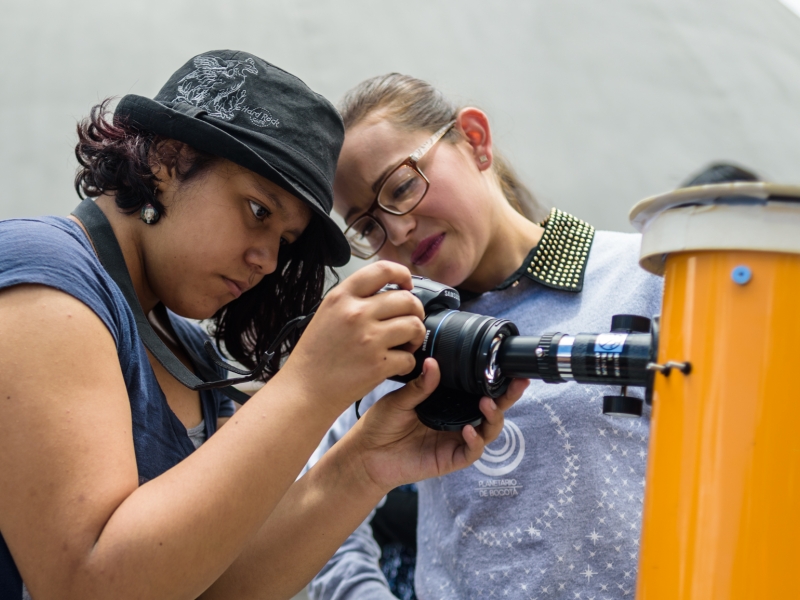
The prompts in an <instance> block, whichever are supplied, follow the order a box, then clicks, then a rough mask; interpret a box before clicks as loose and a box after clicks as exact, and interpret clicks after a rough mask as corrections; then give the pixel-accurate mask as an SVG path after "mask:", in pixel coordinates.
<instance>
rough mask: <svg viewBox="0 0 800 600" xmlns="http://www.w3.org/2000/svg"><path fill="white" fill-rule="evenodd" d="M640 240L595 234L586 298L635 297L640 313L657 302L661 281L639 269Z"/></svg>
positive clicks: (629, 235)
mask: <svg viewBox="0 0 800 600" xmlns="http://www.w3.org/2000/svg"><path fill="white" fill-rule="evenodd" d="M641 245H642V236H641V235H640V234H638V233H620V232H617V231H598V232H596V233H595V238H594V242H593V243H592V248H591V250H590V252H589V260H588V262H587V264H586V275H585V279H584V293H587V294H588V295H590V296H598V295H601V296H604V297H609V298H610V297H636V298H638V299H639V302H640V303H641V304H642V309H646V308H648V307H651V306H658V305H659V304H660V302H661V293H662V290H663V285H664V283H663V279H662V278H661V277H658V276H656V275H653V274H652V273H649V272H647V271H645V270H644V269H643V268H642V267H640V266H639V252H640V249H641Z"/></svg>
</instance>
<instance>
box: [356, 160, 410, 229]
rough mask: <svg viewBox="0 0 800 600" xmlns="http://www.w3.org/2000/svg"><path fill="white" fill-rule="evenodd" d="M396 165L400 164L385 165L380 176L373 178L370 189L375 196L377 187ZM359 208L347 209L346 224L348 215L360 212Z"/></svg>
mask: <svg viewBox="0 0 800 600" xmlns="http://www.w3.org/2000/svg"><path fill="white" fill-rule="evenodd" d="M398 166H400V163H397V164H396V165H389V166H388V167H386V169H384V171H383V173H381V174H380V177H378V178H377V179H376V180H375V182H374V183H373V184H372V187H371V188H370V189H371V190H372V192H373V193H374V194H375V195H376V196H377V195H378V188H379V187H380V185H381V184H382V183H383V182H384V181H385V180H386V178H387V177H388V176H389V173H391V172H392V171H394V170H395V169H396V168H397V167H398ZM374 201H375V198H373V199H372V202H374ZM370 204H371V203H370ZM361 210H362V209H360V208H357V207H355V206H354V207H353V208H351V209H350V210H348V211H347V214H346V215H345V216H344V223H345V225H347V222H348V221H349V220H350V217H352V216H353V215H355V214H357V213H359V212H361Z"/></svg>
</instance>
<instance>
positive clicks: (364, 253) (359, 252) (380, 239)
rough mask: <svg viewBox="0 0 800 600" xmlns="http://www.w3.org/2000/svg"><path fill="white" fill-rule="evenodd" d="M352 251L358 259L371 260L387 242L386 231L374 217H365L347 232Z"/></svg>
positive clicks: (357, 220) (358, 220)
mask: <svg viewBox="0 0 800 600" xmlns="http://www.w3.org/2000/svg"><path fill="white" fill-rule="evenodd" d="M344 234H345V236H346V237H347V241H348V242H350V249H351V250H352V251H353V254H354V255H355V256H357V257H358V258H370V257H371V256H373V255H374V254H375V253H376V252H377V251H378V250H380V249H381V247H382V246H383V243H384V242H385V241H386V231H385V230H384V228H383V226H382V225H381V224H380V223H378V221H376V220H375V219H374V218H373V217H372V216H370V215H364V216H362V217H359V218H358V219H356V221H355V222H354V223H353V224H352V225H350V227H348V228H347V231H345V233H344Z"/></svg>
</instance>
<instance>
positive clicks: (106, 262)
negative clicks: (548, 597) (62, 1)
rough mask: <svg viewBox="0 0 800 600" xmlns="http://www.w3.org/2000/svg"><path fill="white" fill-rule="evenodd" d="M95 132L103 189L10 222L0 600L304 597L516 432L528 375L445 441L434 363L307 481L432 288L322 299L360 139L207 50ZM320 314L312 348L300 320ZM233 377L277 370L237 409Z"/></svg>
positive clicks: (398, 272)
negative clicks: (373, 535) (341, 553)
mask: <svg viewBox="0 0 800 600" xmlns="http://www.w3.org/2000/svg"><path fill="white" fill-rule="evenodd" d="M78 134H79V143H78V146H77V148H76V155H77V157H78V160H79V162H80V164H81V168H80V170H79V171H78V175H77V178H76V188H77V189H78V191H79V193H80V194H81V195H83V196H86V197H89V199H86V200H84V201H83V202H82V203H81V205H80V206H79V207H78V208H77V209H76V211H75V212H74V213H73V216H71V217H70V218H60V217H43V218H38V219H20V220H10V221H4V222H0V402H2V406H3V414H4V416H3V418H2V419H0V597H2V598H4V599H5V598H9V599H21V598H35V599H36V600H47V599H50V598H58V599H59V600H63V599H69V598H80V599H81V600H86V599H89V598H103V599H107V598H114V599H124V598H176V599H179V598H185V599H187V600H188V599H193V598H198V597H203V598H237V599H242V598H287V597H290V596H292V595H293V594H294V593H296V592H297V591H298V590H299V589H300V588H301V587H302V586H303V585H305V583H306V582H307V581H308V580H309V579H310V578H311V577H312V576H313V574H314V573H315V572H317V570H318V569H319V568H320V567H321V566H322V565H323V564H324V563H325V560H327V558H328V557H329V556H330V555H331V554H332V552H333V551H334V550H335V549H336V548H337V547H338V546H339V545H340V543H341V542H342V541H343V540H344V539H346V537H347V535H348V534H349V533H350V532H351V531H352V530H353V529H354V528H355V527H356V526H357V525H358V523H360V522H361V521H362V520H363V518H364V517H365V516H366V515H367V514H368V513H369V511H370V509H371V508H372V506H374V504H375V503H376V502H377V501H378V500H379V499H380V498H381V497H382V496H383V495H384V494H385V493H386V492H387V491H388V490H390V489H392V488H393V487H395V486H397V485H399V484H402V483H408V482H411V481H414V480H417V479H421V478H425V477H431V476H435V475H441V474H444V473H447V472H449V471H451V470H453V469H456V468H462V467H464V466H466V465H468V464H469V463H470V462H472V461H474V460H475V459H476V458H477V457H478V456H480V453H481V452H482V450H483V447H484V444H485V443H486V442H487V441H490V440H493V439H494V438H495V437H496V436H497V435H498V434H499V432H500V430H501V429H502V423H503V414H502V413H503V410H504V409H505V408H507V407H508V405H509V404H511V403H513V400H514V399H515V398H517V397H519V394H520V392H521V389H520V388H521V385H520V384H516V386H515V387H513V388H511V390H510V391H509V393H508V394H507V395H506V396H505V397H503V398H501V399H500V400H499V401H498V402H496V403H495V402H492V401H490V400H489V399H488V398H486V399H484V400H483V404H482V411H483V414H484V415H485V417H486V422H485V423H484V424H483V425H482V426H480V427H478V428H477V429H476V428H473V427H465V428H464V430H463V431H462V432H459V433H451V434H436V435H432V434H431V432H430V431H429V430H427V429H426V428H425V427H424V426H422V425H421V424H420V423H419V421H418V420H417V418H416V414H415V413H414V410H413V409H414V406H415V405H416V404H417V403H419V402H420V401H421V400H422V399H424V398H425V397H426V396H427V394H428V393H430V391H431V390H432V389H434V388H435V386H436V385H437V382H438V369H437V365H436V362H435V361H428V362H427V363H426V365H425V369H424V371H425V372H424V374H423V375H422V376H421V377H419V378H418V379H416V380H415V381H413V382H411V383H410V384H409V385H408V386H406V387H405V388H404V389H403V390H401V391H400V392H398V393H397V394H393V395H392V396H391V397H389V398H387V400H386V401H385V402H381V403H379V404H378V405H376V407H374V408H373V409H372V410H371V411H370V416H369V417H365V419H364V420H363V421H362V422H361V423H359V425H358V426H357V427H356V428H353V430H352V432H351V433H350V434H348V435H347V436H345V438H344V439H342V440H341V443H340V444H337V445H336V447H335V448H334V449H333V450H332V451H331V452H329V453H328V455H327V456H326V457H325V459H323V460H322V461H320V463H319V464H318V465H317V467H316V468H314V469H312V470H311V471H310V472H308V473H306V475H305V476H304V477H302V479H300V480H299V481H297V482H296V483H295V479H296V477H297V475H298V473H299V472H300V469H301V468H302V467H303V465H304V464H305V463H306V461H307V460H308V457H309V455H310V454H311V452H312V451H313V449H314V448H315V447H316V446H317V445H318V443H319V440H320V438H321V437H322V435H323V434H324V433H325V431H326V430H327V429H328V428H329V427H330V425H331V424H332V423H333V422H334V420H335V419H336V417H337V416H338V415H339V414H340V413H341V412H342V411H343V410H344V409H345V408H346V407H348V406H349V405H350V404H352V403H353V402H355V401H356V400H358V399H359V398H361V397H362V396H363V395H364V394H365V393H367V392H368V391H369V390H370V389H372V388H374V387H375V386H376V385H378V384H379V383H380V382H381V381H382V380H383V379H384V378H386V377H388V376H392V375H395V374H399V373H407V372H408V371H409V370H410V369H411V368H412V366H413V364H414V360H413V357H412V355H411V354H410V352H409V350H412V349H413V348H415V347H416V346H417V345H418V344H419V343H420V342H421V340H422V335H424V333H423V332H424V327H423V326H422V324H421V321H420V318H421V317H422V310H421V307H420V305H419V302H418V301H417V300H416V299H415V298H414V297H413V296H412V295H411V294H410V293H405V292H402V291H398V292H395V293H392V294H380V295H375V293H376V292H377V291H378V290H380V289H381V288H382V287H383V286H384V285H386V284H388V283H393V284H396V285H398V286H399V287H400V288H402V289H410V287H411V278H410V274H409V272H408V270H407V269H406V268H405V267H402V266H401V265H397V264H391V263H387V262H383V263H378V264H375V265H370V266H369V267H367V268H365V269H363V270H362V271H360V272H359V273H356V274H355V275H353V276H352V277H350V278H348V280H347V281H346V282H344V283H342V284H341V285H339V286H338V287H336V288H335V289H334V290H333V291H331V292H330V293H329V294H328V295H327V297H326V298H325V299H324V300H322V302H321V303H320V300H321V296H322V291H323V286H324V283H325V276H326V272H327V268H328V266H331V265H341V264H343V263H344V262H346V261H347V259H348V255H349V251H348V244H347V241H346V240H345V238H344V236H343V235H342V233H341V231H340V230H339V229H338V227H337V226H336V225H335V224H334V223H333V221H332V220H331V219H330V217H329V212H330V209H331V200H332V198H331V196H332V192H331V187H332V181H333V174H334V168H335V164H336V157H337V155H338V152H339V149H340V147H341V141H342V136H343V127H342V123H341V119H340V117H339V115H338V114H337V113H336V111H335V109H334V108H333V106H332V105H330V103H328V102H327V101H326V100H325V99H323V98H322V97H320V96H318V95H317V94H315V93H314V92H312V91H311V90H310V89H308V88H307V87H306V86H305V84H303V83H302V82H301V81H300V80H299V79H297V78H295V77H294V76H292V75H290V74H288V73H286V72H285V71H282V70H281V69H278V68H277V67H275V66H273V65H271V64H269V63H267V62H265V61H263V60H261V59H260V58H258V57H255V56H252V55H249V54H247V53H243V52H235V51H230V50H220V51H214V52H209V53H206V54H202V55H199V56H196V57H194V58H193V59H192V60H190V61H189V62H187V63H186V64H185V65H184V66H183V67H181V69H179V70H178V71H177V72H176V73H175V74H174V75H173V76H172V77H171V78H170V80H169V81H168V82H167V83H166V85H165V86H164V87H163V88H162V90H161V91H160V92H159V94H158V95H157V96H156V98H155V99H153V100H151V99H149V98H144V97H141V96H134V95H129V96H126V97H124V98H123V99H122V100H121V101H120V102H119V104H118V105H117V107H116V110H115V113H114V115H113V117H112V116H111V115H109V114H108V113H107V111H106V104H105V103H103V104H101V105H99V106H97V107H95V108H94V109H93V110H92V113H91V116H90V117H89V118H88V119H86V120H85V121H83V122H82V123H81V124H80V125H79V126H78ZM317 305H318V306H317ZM313 311H316V314H315V315H314V317H313V319H312V320H311V321H310V323H308V321H307V320H306V321H305V322H306V323H308V324H307V327H306V329H305V331H304V333H303V337H302V339H299V340H298V338H299V330H297V329H295V330H289V331H287V330H285V329H284V326H285V325H286V324H287V321H290V320H291V319H294V318H296V317H300V316H301V315H310V314H311V313H312V312H313ZM186 318H190V319H212V320H213V324H214V335H215V337H216V341H217V343H218V345H219V346H221V347H222V348H223V349H224V350H226V351H227V352H228V353H229V355H230V356H231V357H232V358H234V359H236V360H237V361H238V362H239V363H240V366H238V367H237V366H234V365H230V364H228V363H226V362H225V361H224V360H223V359H222V358H220V357H219V356H218V355H217V354H216V352H215V351H214V350H213V346H211V345H210V344H209V343H206V342H207V337H206V336H205V334H204V333H202V332H201V330H200V329H199V328H198V327H197V326H196V325H193V324H192V323H190V322H189V321H187V319H186ZM291 322H293V323H294V324H295V325H296V324H297V323H299V321H291ZM289 350H292V353H291V356H289V357H288V359H286V360H285V363H284V364H283V367H282V368H280V370H278V369H279V366H280V364H281V361H282V359H285V358H286V355H287V354H288V352H289ZM241 365H244V366H245V369H242V368H241ZM223 367H225V368H224V369H223ZM228 371H232V372H234V373H235V374H237V375H239V376H240V377H238V379H240V380H241V379H244V380H248V379H253V378H255V377H258V378H261V379H266V380H268V382H267V383H266V385H265V386H264V387H263V388H262V389H261V390H260V391H258V392H257V393H256V394H255V395H254V396H253V397H252V398H250V399H249V400H248V401H247V403H246V404H245V405H244V406H243V407H242V408H241V409H240V410H238V411H236V412H235V413H234V411H233V402H232V401H231V400H230V397H238V396H237V394H236V391H235V390H232V389H230V388H229V386H228V385H227V384H228V382H227V381H226V380H225V378H226V377H227V372H228ZM226 421H227V423H225V422H226ZM223 423H225V424H224V425H223Z"/></svg>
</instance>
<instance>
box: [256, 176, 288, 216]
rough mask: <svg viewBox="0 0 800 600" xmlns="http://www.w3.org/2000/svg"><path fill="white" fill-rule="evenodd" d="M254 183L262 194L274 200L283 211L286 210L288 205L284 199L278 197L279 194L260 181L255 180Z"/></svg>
mask: <svg viewBox="0 0 800 600" xmlns="http://www.w3.org/2000/svg"><path fill="white" fill-rule="evenodd" d="M253 183H254V184H255V187H256V189H257V190H258V191H259V192H260V193H261V195H262V196H266V197H267V198H269V199H270V200H272V201H273V202H274V203H275V206H277V207H278V210H280V211H281V212H286V207H285V206H284V204H283V201H282V200H281V199H280V198H279V197H278V195H277V194H275V193H274V192H271V191H269V190H268V189H267V188H265V187H264V186H263V185H262V184H261V182H260V181H254V182H253Z"/></svg>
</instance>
